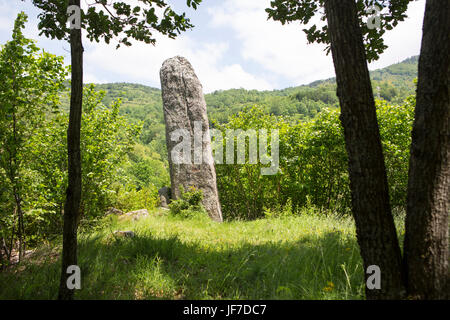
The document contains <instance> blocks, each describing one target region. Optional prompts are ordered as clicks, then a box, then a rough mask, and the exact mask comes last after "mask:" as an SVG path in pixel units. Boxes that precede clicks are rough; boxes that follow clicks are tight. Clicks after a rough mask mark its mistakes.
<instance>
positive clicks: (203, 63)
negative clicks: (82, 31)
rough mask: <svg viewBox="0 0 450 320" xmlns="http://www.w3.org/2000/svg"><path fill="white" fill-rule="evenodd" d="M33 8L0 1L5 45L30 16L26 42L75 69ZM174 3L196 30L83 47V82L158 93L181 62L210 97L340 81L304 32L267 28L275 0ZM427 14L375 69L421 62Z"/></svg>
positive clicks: (410, 23) (418, 5) (0, 35)
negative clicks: (179, 59) (166, 73)
mask: <svg viewBox="0 0 450 320" xmlns="http://www.w3.org/2000/svg"><path fill="white" fill-rule="evenodd" d="M134 1H135V0H134ZM81 2H82V3H83V2H84V3H85V2H86V1H85V0H82V1H81ZM30 3H31V1H30V0H25V2H22V1H21V0H0V43H1V44H3V43H5V42H6V41H7V40H9V39H10V36H11V30H12V27H13V24H14V19H15V17H16V16H17V13H18V12H19V11H25V13H27V14H28V15H29V22H28V23H27V25H26V30H25V34H26V35H27V36H28V37H30V38H33V39H36V40H38V45H39V46H40V47H42V48H44V49H45V50H46V51H49V52H51V53H54V54H57V55H62V56H64V57H65V58H66V63H69V58H70V53H69V45H68V44H67V43H65V42H61V41H56V40H49V39H46V38H43V37H39V36H38V30H37V14H38V11H37V10H36V9H35V8H34V7H33V6H32V5H31V4H30ZM168 3H170V4H172V5H173V6H174V7H175V9H177V11H178V12H183V11H186V13H187V16H188V17H190V18H191V21H192V23H193V24H194V25H195V28H194V29H193V30H191V31H188V32H186V33H184V34H182V35H181V36H179V37H178V38H177V39H176V40H171V39H166V38H163V37H157V39H158V42H157V44H156V46H151V45H145V44H141V43H135V44H134V45H133V46H132V47H129V48H120V49H119V50H116V49H115V44H111V45H109V46H108V45H105V44H102V43H95V42H94V43H90V42H89V41H88V40H87V39H85V40H84V47H85V56H84V68H85V69H84V70H85V82H95V83H105V82H133V83H140V84H145V85H149V86H152V87H157V88H159V87H160V83H159V69H160V67H161V65H162V63H163V61H164V60H165V59H168V58H170V57H173V56H175V55H181V56H184V57H186V58H187V59H188V60H189V61H191V63H192V65H193V66H194V69H195V70H196V73H197V75H198V77H199V79H200V81H201V82H202V84H203V88H204V91H205V93H208V92H212V91H214V90H226V89H230V88H245V89H258V90H272V89H283V88H286V87H292V86H298V85H302V84H308V83H310V82H312V81H315V80H320V79H325V78H330V77H333V76H334V68H333V64H332V58H331V56H326V54H325V52H324V51H323V50H324V46H322V45H317V44H314V45H310V44H307V41H306V36H305V35H304V33H303V31H302V26H301V25H300V24H298V23H296V24H290V25H285V26H282V25H281V24H280V23H278V22H274V21H267V14H266V13H265V11H264V9H265V8H267V7H268V6H269V3H270V0H203V3H202V4H201V5H200V7H199V8H198V9H197V10H196V11H195V10H193V9H190V8H187V7H186V6H185V3H186V1H185V0H169V1H168ZM424 8H425V0H417V1H415V2H413V3H412V4H410V7H409V9H408V16H409V18H408V19H407V20H406V21H404V22H402V23H401V24H400V25H399V26H398V27H397V28H396V29H394V30H393V31H390V32H388V33H387V34H386V36H385V41H386V44H387V45H388V46H389V49H388V50H387V51H386V52H385V53H384V54H383V55H382V57H381V59H380V60H379V61H377V62H375V63H372V64H371V65H370V69H377V68H381V67H385V66H388V65H390V64H393V63H397V62H400V61H402V60H404V59H406V58H408V57H410V56H413V55H417V54H419V51H420V42H421V37H422V21H423V13H424Z"/></svg>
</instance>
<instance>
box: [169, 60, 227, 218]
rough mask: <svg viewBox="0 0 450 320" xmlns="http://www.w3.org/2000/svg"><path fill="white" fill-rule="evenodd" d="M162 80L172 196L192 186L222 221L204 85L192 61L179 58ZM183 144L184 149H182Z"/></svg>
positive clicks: (210, 214)
mask: <svg viewBox="0 0 450 320" xmlns="http://www.w3.org/2000/svg"><path fill="white" fill-rule="evenodd" d="M160 77H161V89H162V99H163V108H164V120H165V123H166V143H167V151H168V154H169V166H170V180H171V196H172V198H174V199H178V198H180V196H181V190H180V186H182V187H183V188H184V190H185V191H188V189H189V187H195V188H197V189H200V190H202V191H203V206H204V207H205V209H206V211H208V214H209V216H210V217H211V219H213V220H214V221H218V222H221V221H222V210H221V208H220V202H219V195H218V191H217V184H216V170H215V168H214V161H213V157H212V150H211V137H210V133H209V123H208V116H207V114H206V102H205V98H204V96H203V89H202V85H201V83H200V81H199V80H198V78H197V76H196V75H195V72H194V69H193V68H192V65H191V64H190V63H189V61H188V60H186V59H185V58H183V57H179V56H177V57H174V58H171V59H168V60H166V61H165V62H164V63H163V66H162V68H161V72H160ZM180 138H181V139H180ZM180 145H183V148H181V149H180ZM186 146H187V147H186Z"/></svg>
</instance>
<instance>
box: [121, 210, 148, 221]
mask: <svg viewBox="0 0 450 320" xmlns="http://www.w3.org/2000/svg"><path fill="white" fill-rule="evenodd" d="M125 216H127V217H131V219H132V220H133V221H137V220H139V219H141V218H145V217H148V211H147V209H141V210H136V211H131V212H127V213H125Z"/></svg>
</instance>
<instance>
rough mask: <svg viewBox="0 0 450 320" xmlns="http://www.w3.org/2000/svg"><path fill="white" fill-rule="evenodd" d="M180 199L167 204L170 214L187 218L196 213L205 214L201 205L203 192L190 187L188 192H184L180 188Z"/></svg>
mask: <svg viewBox="0 0 450 320" xmlns="http://www.w3.org/2000/svg"><path fill="white" fill-rule="evenodd" d="M180 191H181V198H180V199H177V200H172V202H171V203H170V204H169V208H170V213H171V214H173V215H175V216H181V217H184V218H189V217H192V216H194V215H196V214H197V213H199V212H200V213H206V210H205V208H204V207H203V205H202V200H203V192H202V190H199V189H196V188H195V187H190V188H189V191H188V192H184V189H183V187H182V186H180Z"/></svg>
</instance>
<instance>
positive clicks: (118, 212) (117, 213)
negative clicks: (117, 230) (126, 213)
mask: <svg viewBox="0 0 450 320" xmlns="http://www.w3.org/2000/svg"><path fill="white" fill-rule="evenodd" d="M110 214H114V215H116V216H120V215H122V214H123V211H122V210H119V209H116V208H110V209H109V210H108V211H106V215H107V216H108V215H110Z"/></svg>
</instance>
